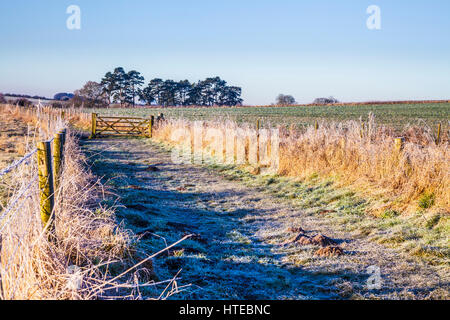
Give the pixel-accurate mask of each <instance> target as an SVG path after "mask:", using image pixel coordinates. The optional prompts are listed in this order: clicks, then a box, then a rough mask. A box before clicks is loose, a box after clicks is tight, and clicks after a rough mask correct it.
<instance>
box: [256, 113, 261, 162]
mask: <svg viewBox="0 0 450 320" xmlns="http://www.w3.org/2000/svg"><path fill="white" fill-rule="evenodd" d="M260 128H261V121H260V120H259V119H258V120H256V162H257V164H258V165H259V162H260V157H259V130H260Z"/></svg>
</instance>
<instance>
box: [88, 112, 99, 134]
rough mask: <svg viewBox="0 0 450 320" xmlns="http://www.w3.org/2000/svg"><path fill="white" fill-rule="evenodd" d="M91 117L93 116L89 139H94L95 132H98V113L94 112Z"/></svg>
mask: <svg viewBox="0 0 450 320" xmlns="http://www.w3.org/2000/svg"><path fill="white" fill-rule="evenodd" d="M91 117H92V123H91V136H90V137H89V139H94V138H95V134H96V132H97V114H96V113H92V115H91Z"/></svg>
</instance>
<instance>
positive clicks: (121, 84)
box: [112, 67, 128, 105]
mask: <svg viewBox="0 0 450 320" xmlns="http://www.w3.org/2000/svg"><path fill="white" fill-rule="evenodd" d="M112 75H113V81H114V93H113V101H114V102H118V103H120V105H124V104H126V103H127V96H126V90H127V86H128V74H127V73H126V72H125V70H124V69H123V68H122V67H119V68H116V69H114V73H113V74H112Z"/></svg>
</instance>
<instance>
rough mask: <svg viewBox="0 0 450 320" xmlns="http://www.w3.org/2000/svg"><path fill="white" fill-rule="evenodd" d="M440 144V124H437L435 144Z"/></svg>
mask: <svg viewBox="0 0 450 320" xmlns="http://www.w3.org/2000/svg"><path fill="white" fill-rule="evenodd" d="M440 142H441V124H440V123H439V124H438V131H437V138H436V144H439V143H440Z"/></svg>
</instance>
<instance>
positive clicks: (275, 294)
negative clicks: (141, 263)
mask: <svg viewBox="0 0 450 320" xmlns="http://www.w3.org/2000/svg"><path fill="white" fill-rule="evenodd" d="M83 149H84V150H85V152H86V153H87V154H88V155H92V154H93V153H98V156H96V157H92V158H90V161H91V162H90V164H91V165H92V169H93V171H94V173H95V174H97V175H98V176H101V177H103V180H104V182H105V183H106V184H107V185H109V186H110V187H112V189H113V190H114V191H115V192H116V193H117V194H118V195H119V196H120V204H121V205H123V207H119V208H118V210H117V214H118V217H119V219H123V220H124V221H125V223H126V225H127V227H129V228H131V229H132V230H133V231H134V232H135V233H137V234H139V235H141V236H142V239H141V245H140V246H141V248H142V249H144V250H147V251H148V253H149V254H150V253H152V252H156V251H157V250H159V249H162V248H164V247H165V244H166V243H167V244H170V243H172V242H175V241H176V240H178V239H180V238H181V237H182V236H183V235H184V234H195V236H194V237H193V238H192V239H191V240H187V241H186V242H184V243H182V244H181V245H180V246H179V247H178V248H177V249H176V250H174V251H172V252H171V254H170V256H168V255H167V254H166V255H164V256H161V257H159V258H157V259H156V260H155V271H156V273H157V275H158V277H159V278H160V279H161V280H163V279H169V278H172V277H173V276H174V275H175V274H176V273H177V272H178V271H179V270H180V269H181V273H180V275H179V276H180V277H181V280H180V281H179V282H178V284H179V285H186V284H191V286H190V287H188V288H187V289H186V291H183V292H182V293H180V294H179V295H177V296H175V297H174V298H178V299H184V298H189V299H349V298H390V299H396V298H400V299H402V298H406V299H413V298H436V297H437V298H439V297H441V296H442V295H444V296H445V295H447V294H448V288H449V279H448V275H446V274H445V273H444V272H443V270H444V269H442V268H441V269H439V267H431V266H429V265H425V264H422V263H419V262H417V261H415V260H413V259H412V258H409V257H407V256H404V255H403V254H402V253H400V252H397V251H395V250H392V249H387V248H385V247H383V246H381V245H378V244H375V243H372V242H369V241H367V240H366V239H365V238H364V237H362V236H361V235H356V234H350V233H348V232H342V231H338V230H336V228H334V227H333V226H332V225H330V223H329V221H328V220H327V219H325V218H323V217H320V216H317V215H307V214H305V213H304V211H302V210H301V209H299V208H297V207H295V206H293V205H292V204H291V203H289V202H288V201H285V200H283V199H280V198H277V197H275V196H271V195H268V194H267V193H265V192H264V190H259V189H257V188H249V187H247V186H244V185H243V184H242V183H240V182H236V181H230V180H227V179H225V178H224V177H222V176H221V175H220V173H219V172H217V171H214V170H212V169H207V168H204V167H200V166H194V165H176V164H173V163H172V161H171V158H170V153H168V152H167V151H164V150H162V149H161V148H159V147H157V146H155V145H152V144H151V143H149V142H148V141H146V140H139V139H113V138H111V139H97V140H94V141H84V142H83ZM93 159H95V161H93ZM155 168H156V169H155ZM298 228H302V229H303V230H304V239H303V240H305V239H311V238H312V237H313V236H315V235H317V234H323V235H325V236H327V237H329V238H330V239H332V240H333V242H335V244H336V246H339V247H340V248H341V249H342V250H343V253H344V254H343V255H340V256H331V257H322V256H319V255H317V251H318V250H319V249H321V248H322V246H321V245H318V244H314V243H308V241H306V242H305V243H304V244H301V243H299V242H298V241H297V242H296V243H289V242H292V240H294V239H295V238H296V237H297V236H299V235H300V233H302V232H301V230H300V229H298ZM296 229H298V230H296ZM337 229H339V228H337ZM300 242H301V241H300ZM322 249H323V248H322ZM371 266H372V268H375V270H376V268H380V270H381V289H379V290H378V289H372V290H370V289H369V288H368V287H367V280H368V279H369V277H370V274H368V268H369V267H371Z"/></svg>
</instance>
